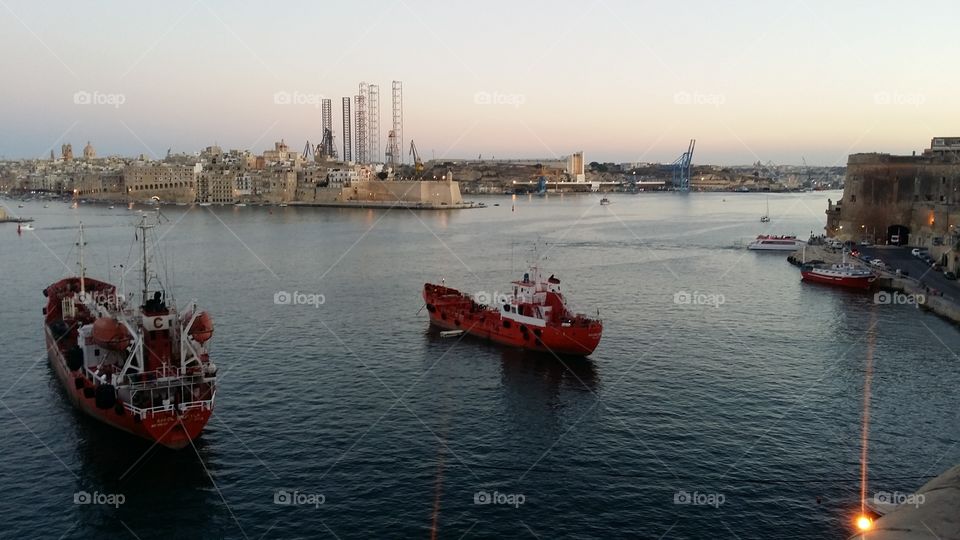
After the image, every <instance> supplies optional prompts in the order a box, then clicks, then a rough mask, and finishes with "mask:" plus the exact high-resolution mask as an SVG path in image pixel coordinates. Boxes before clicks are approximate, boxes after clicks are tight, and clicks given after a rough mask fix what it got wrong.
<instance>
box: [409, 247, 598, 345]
mask: <svg viewBox="0 0 960 540" xmlns="http://www.w3.org/2000/svg"><path fill="white" fill-rule="evenodd" d="M477 296H478V297H477V298H473V297H471V296H470V295H468V294H465V293H462V292H460V291H458V290H456V289H452V288H450V287H445V286H443V285H435V284H432V283H427V284H425V285H424V286H423V299H424V301H425V302H426V308H427V311H428V312H429V314H430V323H431V324H433V325H435V326H438V327H440V328H443V329H446V330H462V331H464V332H466V333H468V334H471V335H474V336H477V337H481V338H484V339H489V340H491V341H494V342H496V343H500V344H503V345H510V346H513V347H521V348H523V349H530V350H534V351H543V352H550V353H554V354H565V355H576V356H587V355H589V354H591V353H592V352H593V351H594V350H595V349H596V348H597V345H598V344H599V343H600V336H601V334H602V333H603V322H602V321H600V320H599V319H591V318H589V317H586V316H585V315H583V314H579V313H573V312H572V311H571V310H570V309H568V308H567V305H566V301H565V299H564V297H563V294H562V293H561V292H560V280H559V279H557V278H555V277H554V276H550V277H549V278H546V279H544V278H543V276H542V275H541V274H540V271H539V269H538V268H537V267H536V266H533V267H531V268H530V271H529V272H528V273H526V274H524V275H523V279H522V280H520V281H514V282H513V294H512V295H504V296H503V297H502V298H497V299H490V300H487V299H481V298H480V295H477ZM490 301H493V303H494V304H495V306H488V305H485V302H490Z"/></svg>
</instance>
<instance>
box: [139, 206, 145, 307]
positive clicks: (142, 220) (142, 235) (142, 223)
mask: <svg viewBox="0 0 960 540" xmlns="http://www.w3.org/2000/svg"><path fill="white" fill-rule="evenodd" d="M137 228H138V229H140V242H141V245H142V246H143V259H142V262H143V265H142V267H143V293H142V294H143V296H142V297H141V300H140V301H141V302H143V304H144V305H146V303H147V216H146V214H144V215H143V216H141V217H140V224H139V225H137Z"/></svg>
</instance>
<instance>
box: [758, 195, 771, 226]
mask: <svg viewBox="0 0 960 540" xmlns="http://www.w3.org/2000/svg"><path fill="white" fill-rule="evenodd" d="M760 223H770V197H767V213H765V214H763V215H762V216H760Z"/></svg>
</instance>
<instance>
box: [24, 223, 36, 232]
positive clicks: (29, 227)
mask: <svg viewBox="0 0 960 540" xmlns="http://www.w3.org/2000/svg"><path fill="white" fill-rule="evenodd" d="M20 230H21V231H33V230H36V229H34V227H33V225H31V224H29V223H22V224H20Z"/></svg>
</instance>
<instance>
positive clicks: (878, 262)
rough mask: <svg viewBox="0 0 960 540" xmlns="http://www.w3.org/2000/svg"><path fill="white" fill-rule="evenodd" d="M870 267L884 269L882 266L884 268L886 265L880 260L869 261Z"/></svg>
mask: <svg viewBox="0 0 960 540" xmlns="http://www.w3.org/2000/svg"><path fill="white" fill-rule="evenodd" d="M870 265H871V266H879V267H881V268H882V267H884V266H886V265H885V264H884V262H883V261H881V260H880V259H873V260H872V261H870Z"/></svg>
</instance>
